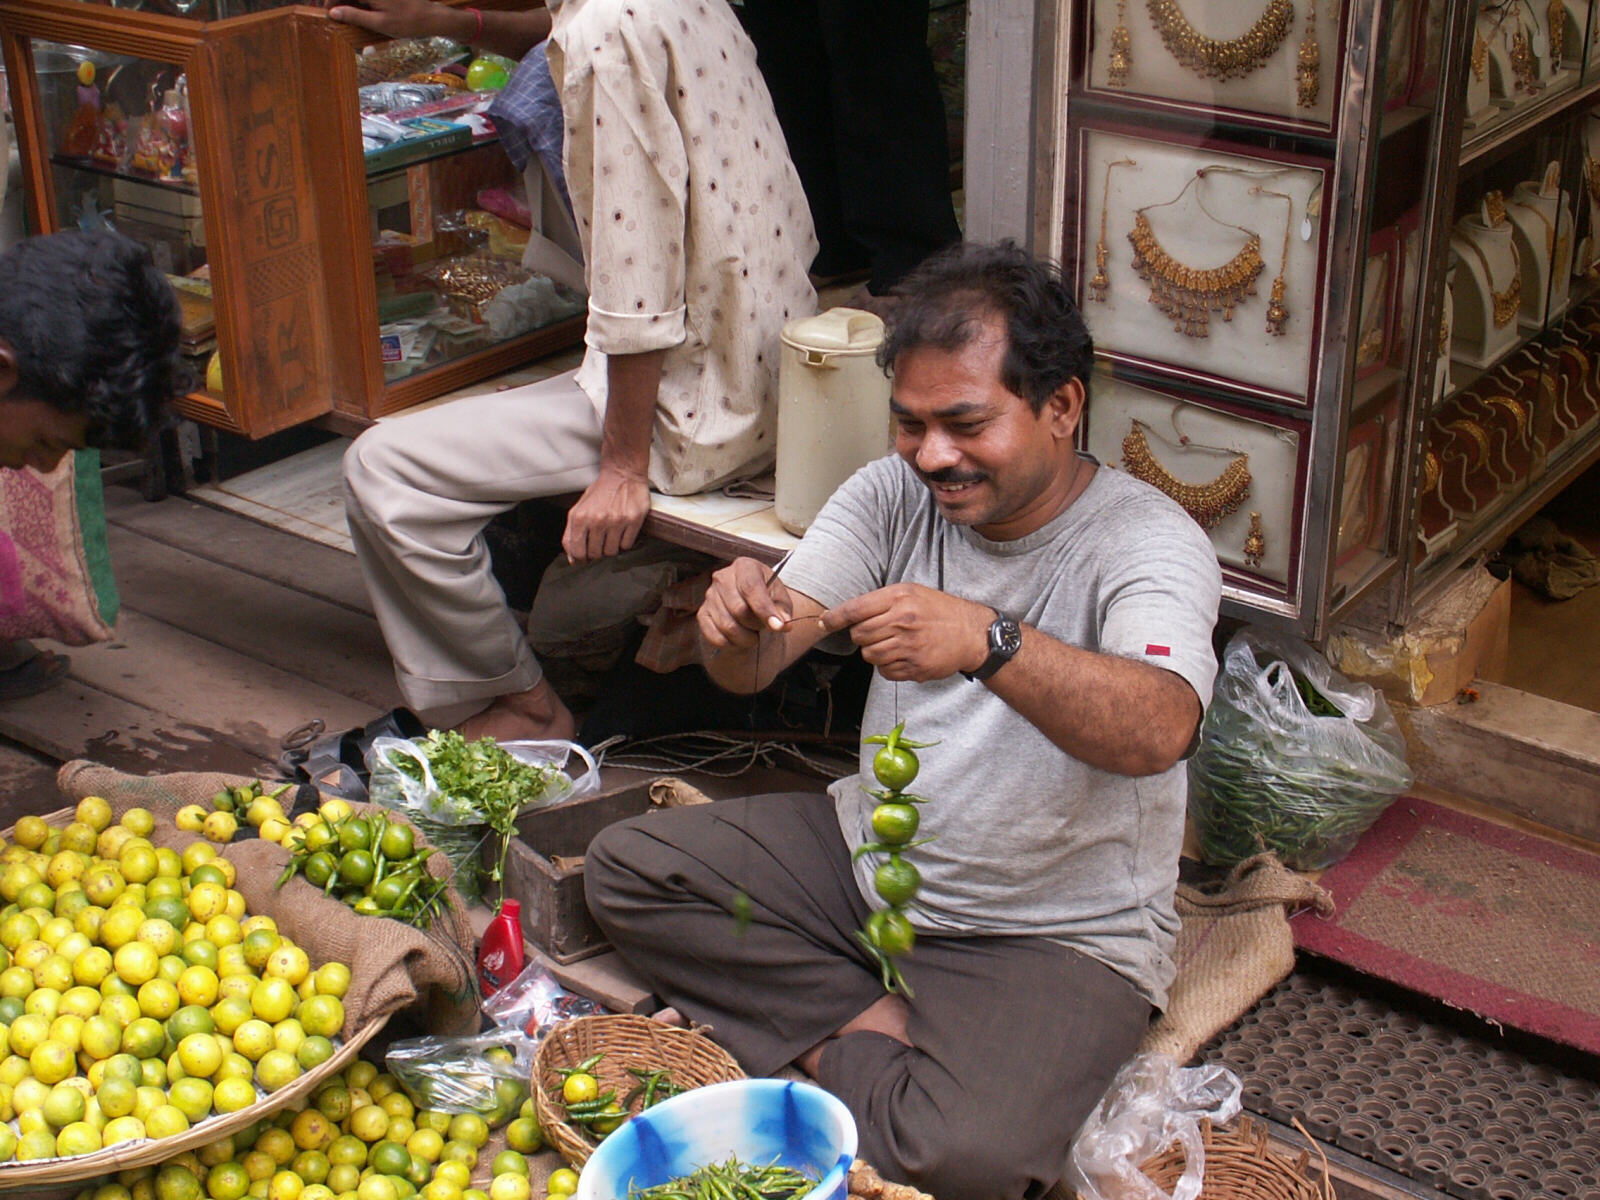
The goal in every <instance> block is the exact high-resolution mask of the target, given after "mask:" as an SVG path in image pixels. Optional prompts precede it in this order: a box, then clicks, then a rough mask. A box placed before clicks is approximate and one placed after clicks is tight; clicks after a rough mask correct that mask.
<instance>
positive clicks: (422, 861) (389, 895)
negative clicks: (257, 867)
mask: <svg viewBox="0 0 1600 1200" xmlns="http://www.w3.org/2000/svg"><path fill="white" fill-rule="evenodd" d="M284 844H285V845H286V846H287V847H288V849H289V856H290V857H289V865H288V866H287V867H286V868H284V872H283V874H282V876H280V877H279V879H278V886H279V887H282V886H283V885H284V884H286V883H288V882H289V880H291V879H293V878H294V877H295V876H296V875H298V874H301V873H302V872H303V873H304V874H305V877H306V879H307V881H308V882H310V883H311V885H312V886H313V887H319V888H321V889H322V892H323V895H326V896H333V895H337V896H338V897H339V899H341V900H343V901H344V902H345V903H346V904H348V905H349V906H350V907H351V908H353V909H354V910H355V911H356V912H358V913H360V914H361V915H362V916H366V917H393V918H394V919H395V920H397V921H404V922H405V923H406V924H407V925H412V926H415V927H416V928H418V929H426V928H428V926H429V924H430V923H431V922H432V920H433V914H434V911H435V910H436V909H437V908H438V907H439V905H440V904H441V903H442V902H443V898H444V892H445V889H446V887H448V886H449V881H448V880H445V879H435V878H433V877H432V876H431V875H429V874H428V870H427V865H426V864H427V861H428V856H429V855H430V854H432V853H433V851H432V850H430V849H429V848H428V847H427V846H426V845H423V846H418V845H417V839H416V837H415V835H414V834H413V833H412V831H411V826H409V825H406V824H404V823H403V822H400V821H391V820H389V818H388V817H387V816H385V815H384V814H383V813H381V812H375V813H373V814H372V815H371V816H370V817H363V816H357V815H355V814H354V813H347V814H346V815H343V816H341V817H339V818H337V819H335V820H331V821H330V820H326V819H324V820H320V821H317V822H314V823H311V824H308V825H306V826H305V831H304V834H303V835H302V836H301V837H299V838H291V839H287V840H286V841H285V843H284Z"/></svg>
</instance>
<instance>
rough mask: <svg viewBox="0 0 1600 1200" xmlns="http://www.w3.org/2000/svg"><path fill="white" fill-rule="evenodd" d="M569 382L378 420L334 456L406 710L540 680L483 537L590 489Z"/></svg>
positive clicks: (589, 452)
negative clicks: (526, 506) (532, 505)
mask: <svg viewBox="0 0 1600 1200" xmlns="http://www.w3.org/2000/svg"><path fill="white" fill-rule="evenodd" d="M574 374H575V373H573V372H568V373H566V374H562V375H557V376H553V377H551V378H550V379H545V380H540V381H539V382H538V383H530V384H527V385H526V386H524V387H518V388H510V389H508V390H506V391H503V392H490V393H487V394H485V395H481V396H468V397H464V398H462V399H460V400H453V401H451V402H449V403H447V404H440V405H437V406H435V407H433V408H430V409H428V410H426V411H424V412H419V413H410V414H405V415H402V416H398V417H392V418H389V419H387V420H384V421H380V422H378V424H376V425H374V426H373V427H372V428H370V429H368V430H367V431H366V432H365V433H363V434H362V435H361V436H360V437H358V438H357V439H356V440H355V442H354V443H353V444H352V445H351V446H350V449H349V450H347V451H346V452H345V456H344V484H345V515H346V517H347V518H348V520H349V523H350V536H351V539H352V540H353V541H354V542H355V550H356V557H357V558H358V559H359V560H360V563H361V573H362V575H363V576H364V577H365V579H366V583H367V592H368V594H369V595H370V596H371V598H372V607H373V611H374V612H375V613H376V614H377V617H378V624H379V625H380V626H381V627H382V629H383V637H384V640H385V641H386V642H387V643H388V645H389V653H390V654H391V655H393V657H394V666H395V678H396V679H397V680H398V681H399V684H400V691H401V694H402V695H404V696H405V698H406V703H407V704H409V705H410V706H411V707H412V708H414V709H418V710H423V709H436V708H444V707H446V706H449V705H456V704H462V703H465V702H468V701H488V700H490V699H493V698H494V697H495V696H503V695H507V694H509V693H512V692H520V691H526V690H527V689H528V688H530V687H532V686H533V685H534V684H536V683H537V682H539V680H540V678H541V677H542V675H543V672H542V671H541V670H540V667H539V663H538V661H537V660H536V659H535V658H534V656H533V652H532V651H530V650H529V649H528V645H527V642H526V640H525V638H524V636H523V631H522V627H521V626H520V625H519V624H518V622H517V619H516V618H515V617H514V616H513V615H512V613H511V611H510V609H508V608H507V607H506V601H505V594H504V592H502V591H501V590H500V585H499V584H498V583H497V582H496V581H495V578H494V574H493V572H492V571H491V570H490V562H489V549H488V545H487V543H486V542H485V541H484V537H483V529H484V526H485V525H487V524H488V523H489V520H490V518H492V517H494V516H496V515H497V514H499V513H502V512H505V511H506V510H508V509H510V508H512V507H513V506H515V505H516V504H518V503H520V502H521V501H523V500H530V499H533V498H535V497H538V496H556V495H561V494H563V493H566V492H581V491H582V490H583V489H584V488H586V487H588V486H589V485H590V484H591V483H593V482H594V480H595V478H596V476H597V475H598V473H599V469H600V432H601V418H600V415H599V413H597V412H596V410H595V406H594V403H593V401H591V400H590V399H589V397H588V395H587V394H586V393H585V392H584V391H583V390H582V389H581V388H579V387H578V385H577V383H576V381H575V379H574Z"/></svg>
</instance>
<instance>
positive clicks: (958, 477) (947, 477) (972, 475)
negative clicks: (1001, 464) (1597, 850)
mask: <svg viewBox="0 0 1600 1200" xmlns="http://www.w3.org/2000/svg"><path fill="white" fill-rule="evenodd" d="M917 474H918V475H921V476H922V480H923V482H924V483H942V484H961V483H982V482H983V481H984V479H985V478H987V477H986V476H985V475H983V474H982V473H981V472H974V471H956V470H952V469H946V470H943V471H918V472H917Z"/></svg>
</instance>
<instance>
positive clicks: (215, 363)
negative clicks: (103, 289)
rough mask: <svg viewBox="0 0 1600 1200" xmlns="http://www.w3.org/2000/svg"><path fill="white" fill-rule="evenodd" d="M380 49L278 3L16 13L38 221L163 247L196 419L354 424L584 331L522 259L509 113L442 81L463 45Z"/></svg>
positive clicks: (210, 1)
mask: <svg viewBox="0 0 1600 1200" xmlns="http://www.w3.org/2000/svg"><path fill="white" fill-rule="evenodd" d="M364 40H370V39H362V38H361V37H358V36H357V34H356V33H355V32H354V31H352V30H351V29H349V28H347V27H344V26H340V25H338V24H335V23H334V22H331V21H329V20H328V18H327V17H326V15H325V14H324V13H323V12H321V11H320V10H316V9H310V8H297V7H290V6H283V5H274V4H272V3H270V2H267V3H262V2H259V0H165V3H164V4H162V5H161V7H160V11H157V4H156V0H149V2H148V3H147V5H146V7H145V9H144V10H140V11H133V10H130V8H128V7H111V6H108V5H102V4H91V3H85V2H82V0H0V41H3V46H4V53H5V64H6V70H7V76H8V79H9V82H10V87H11V92H12V107H13V113H14V115H15V119H16V126H17V139H18V143H19V147H20V150H21V154H22V158H23V166H24V174H25V179H26V186H27V190H28V193H29V202H30V213H29V216H30V223H31V226H32V228H34V229H35V230H38V231H53V230H57V229H64V228H99V227H110V228H114V229H117V230H119V231H121V232H123V233H125V234H127V235H129V236H131V237H133V238H135V239H137V240H139V241H141V242H143V243H144V244H146V245H147V246H149V248H150V250H151V252H152V254H153V256H154V258H155V261H156V262H157V264H158V265H159V266H160V268H161V269H162V270H163V271H164V272H166V273H167V275H168V276H169V277H170V278H171V280H172V282H173V285H174V287H175V288H176V289H177V291H178V294H179V297H180V301H181V304H182V307H183V316H184V350H185V353H186V354H189V355H190V356H191V359H192V363H193V367H194V372H193V373H194V376H195V379H196V381H197V383H201V382H203V386H200V387H197V389H196V390H195V391H194V392H193V393H191V394H190V395H188V396H186V397H184V398H183V399H182V400H181V401H180V404H179V408H180V411H181V412H182V413H183V415H185V416H188V417H192V418H194V419H196V420H199V421H202V422H204V423H207V424H210V425H215V426H218V427H221V428H225V429H228V430H231V431H233V432H236V433H242V434H246V435H248V436H250V437H260V436H263V435H265V434H269V433H273V432H275V431H278V430H281V429H284V428H286V427H288V426H291V425H295V424H299V423H302V422H305V421H309V420H313V419H318V418H323V419H325V420H326V421H328V422H329V423H332V424H334V425H335V426H343V427H348V428H352V429H353V428H355V427H359V426H360V425H362V424H364V423H366V422H367V421H369V420H371V419H372V418H374V417H377V416H381V415H383V414H385V413H389V412H393V411H396V410H399V409H402V408H405V407H407V406H409V405H411V404H415V403H417V402H419V401H422V400H425V399H428V398H431V397H433V396H436V395H439V394H441V393H444V392H447V391H450V390H453V389H455V388H459V387H462V386H464V385H466V384H469V383H471V382H473V381H474V380H477V379H481V378H484V377H486V376H489V375H493V374H496V373H499V372H503V371H505V370H507V369H509V368H510V367H512V366H515V365H517V364H519V363H522V362H526V361H528V360H529V359H531V358H534V357H536V356H538V355H539V354H542V353H548V352H550V351H552V350H554V349H556V348H559V347H562V346H566V345H570V344H573V343H575V342H576V341H578V340H580V339H581V337H582V328H583V312H584V309H585V305H584V299H583V297H582V296H581V295H580V294H578V293H576V292H573V291H571V290H569V289H567V288H565V287H560V286H558V285H556V284H554V283H552V282H551V281H550V280H549V279H547V278H544V277H543V276H539V275H535V274H533V273H532V272H530V271H527V270H525V269H524V268H523V267H522V266H521V257H522V248H523V245H524V244H525V242H526V241H527V238H528V236H529V235H528V230H527V228H526V226H527V223H528V222H529V219H530V218H529V213H530V205H529V203H528V201H527V198H526V193H525V191H524V190H523V188H522V186H521V180H520V179H519V178H518V176H517V173H516V172H515V170H514V168H513V167H512V165H511V163H510V161H509V160H508V159H507V157H506V156H505V154H504V153H503V151H502V150H501V148H500V147H499V146H498V144H496V143H495V141H494V136H493V129H492V126H491V125H490V124H489V122H488V121H487V119H486V118H485V117H483V115H482V109H483V107H484V106H485V105H486V104H487V102H488V97H487V96H484V95H478V94H475V93H471V92H468V91H466V90H465V87H464V83H463V81H462V80H460V78H459V76H458V75H454V74H451V73H449V72H441V71H440V70H439V69H438V68H439V66H440V64H441V62H442V61H443V60H446V59H448V58H450V57H452V56H453V55H459V51H460V48H459V47H451V46H448V45H444V46H440V45H436V44H428V43H410V44H404V43H384V44H383V45H381V46H379V47H376V48H375V50H376V53H373V52H371V51H369V52H368V53H366V54H363V53H362V47H363V42H364ZM396 80H398V81H400V82H402V83H406V84H407V86H405V87H402V88H400V89H399V90H398V93H396V89H395V88H394V87H393V86H391V87H390V89H389V91H388V92H385V91H384V90H383V89H382V88H381V87H380V88H378V89H376V90H374V88H373V87H371V86H370V85H373V84H381V83H390V84H393V82H394V81H396ZM408 81H409V82H408ZM531 208H532V211H533V212H534V213H536V212H537V202H536V201H535V204H534V205H532V206H531Z"/></svg>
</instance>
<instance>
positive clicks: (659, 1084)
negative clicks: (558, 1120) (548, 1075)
mask: <svg viewBox="0 0 1600 1200" xmlns="http://www.w3.org/2000/svg"><path fill="white" fill-rule="evenodd" d="M603 1058H605V1052H604V1051H602V1052H601V1053H599V1054H592V1055H590V1056H589V1057H588V1058H586V1059H584V1060H583V1061H582V1062H580V1063H579V1064H578V1065H577V1066H575V1067H557V1068H556V1074H558V1075H560V1076H561V1103H562V1107H563V1108H565V1110H566V1114H567V1120H568V1121H570V1122H571V1123H572V1124H574V1125H581V1126H583V1128H584V1129H585V1130H587V1131H588V1132H589V1133H591V1134H593V1135H594V1137H595V1138H596V1139H597V1140H598V1139H600V1138H604V1137H605V1136H606V1134H608V1133H610V1132H611V1131H612V1130H614V1129H616V1128H617V1126H619V1125H621V1124H622V1123H623V1122H624V1121H625V1120H627V1119H628V1117H629V1116H631V1115H632V1113H633V1112H634V1111H635V1110H634V1108H633V1103H634V1101H636V1100H637V1101H638V1102H639V1109H638V1111H643V1110H644V1109H647V1108H651V1107H653V1106H654V1105H657V1104H660V1103H661V1102H662V1101H663V1100H668V1099H671V1098H672V1097H673V1096H676V1095H677V1094H678V1093H679V1092H681V1091H683V1088H681V1087H679V1086H678V1085H677V1084H676V1083H674V1082H673V1081H672V1072H671V1071H669V1070H667V1069H666V1068H665V1067H657V1068H655V1069H652V1070H644V1069H641V1068H637V1067H628V1068H626V1070H627V1072H628V1074H629V1075H632V1076H633V1077H634V1078H635V1079H636V1080H638V1081H639V1082H638V1084H637V1086H635V1087H634V1088H633V1089H632V1090H631V1091H629V1092H628V1094H627V1095H626V1096H624V1097H622V1099H620V1100H619V1099H617V1089H616V1088H613V1087H608V1088H605V1089H604V1090H601V1086H600V1080H599V1078H598V1077H597V1076H596V1075H595V1073H594V1070H595V1068H596V1067H598V1066H599V1065H600V1060H601V1059H603Z"/></svg>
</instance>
